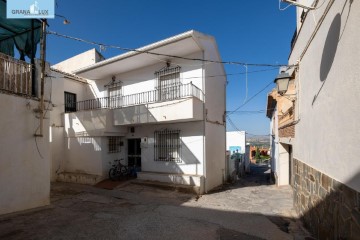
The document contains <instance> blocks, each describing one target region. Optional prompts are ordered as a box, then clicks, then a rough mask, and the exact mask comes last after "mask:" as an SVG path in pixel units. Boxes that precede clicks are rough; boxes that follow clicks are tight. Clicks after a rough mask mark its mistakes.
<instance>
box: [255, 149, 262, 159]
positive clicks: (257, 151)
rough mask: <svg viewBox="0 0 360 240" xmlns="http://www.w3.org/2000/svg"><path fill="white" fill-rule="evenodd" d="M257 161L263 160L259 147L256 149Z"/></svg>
mask: <svg viewBox="0 0 360 240" xmlns="http://www.w3.org/2000/svg"><path fill="white" fill-rule="evenodd" d="M255 159H256V160H260V159H261V157H260V150H259V147H256V153H255Z"/></svg>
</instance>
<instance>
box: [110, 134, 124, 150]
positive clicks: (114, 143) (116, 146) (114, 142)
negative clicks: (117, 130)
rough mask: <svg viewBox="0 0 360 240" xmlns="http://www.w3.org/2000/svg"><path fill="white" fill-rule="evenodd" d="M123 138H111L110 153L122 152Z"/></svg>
mask: <svg viewBox="0 0 360 240" xmlns="http://www.w3.org/2000/svg"><path fill="white" fill-rule="evenodd" d="M120 140H121V137H109V153H117V152H120V146H121V141H120Z"/></svg>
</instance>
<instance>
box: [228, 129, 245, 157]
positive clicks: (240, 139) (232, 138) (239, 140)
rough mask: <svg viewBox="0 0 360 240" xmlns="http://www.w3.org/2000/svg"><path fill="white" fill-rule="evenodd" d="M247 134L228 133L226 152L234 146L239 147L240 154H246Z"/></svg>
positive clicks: (243, 132)
mask: <svg viewBox="0 0 360 240" xmlns="http://www.w3.org/2000/svg"><path fill="white" fill-rule="evenodd" d="M245 144H246V133H245V131H233V132H226V150H227V151H229V150H230V147H232V146H234V147H235V146H239V147H240V153H242V154H244V153H245Z"/></svg>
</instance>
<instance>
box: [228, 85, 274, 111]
mask: <svg viewBox="0 0 360 240" xmlns="http://www.w3.org/2000/svg"><path fill="white" fill-rule="evenodd" d="M271 84H273V81H271V82H269V83H268V84H267V85H266V86H265V87H264V88H262V89H261V90H260V91H258V92H257V93H255V94H254V95H253V96H252V97H251V98H249V99H248V100H247V101H246V102H244V103H243V104H241V105H240V106H239V107H237V108H236V109H235V110H233V111H230V112H227V115H228V116H229V115H231V114H233V113H234V112H236V111H237V110H239V109H240V108H242V107H243V106H245V105H246V104H247V103H249V102H250V101H251V100H252V99H254V98H255V97H256V96H257V95H259V94H260V93H261V92H263V91H264V90H265V89H266V88H267V87H268V86H270V85H271Z"/></svg>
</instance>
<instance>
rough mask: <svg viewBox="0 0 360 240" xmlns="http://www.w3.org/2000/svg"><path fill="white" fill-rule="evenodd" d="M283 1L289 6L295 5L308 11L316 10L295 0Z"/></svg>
mask: <svg viewBox="0 0 360 240" xmlns="http://www.w3.org/2000/svg"><path fill="white" fill-rule="evenodd" d="M281 1H282V2H286V3H288V4H291V5H295V6H297V7H301V8H305V9H308V10H314V9H315V7H314V6H306V5H304V4H301V3H298V2H296V1H293V0H281Z"/></svg>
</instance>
